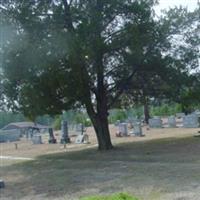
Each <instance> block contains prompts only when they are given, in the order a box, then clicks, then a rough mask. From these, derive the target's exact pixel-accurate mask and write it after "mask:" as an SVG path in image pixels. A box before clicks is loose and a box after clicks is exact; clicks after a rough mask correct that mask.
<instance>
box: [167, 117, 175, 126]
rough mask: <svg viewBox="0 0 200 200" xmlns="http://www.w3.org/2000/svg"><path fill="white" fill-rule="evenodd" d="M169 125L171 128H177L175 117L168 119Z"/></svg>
mask: <svg viewBox="0 0 200 200" xmlns="http://www.w3.org/2000/svg"><path fill="white" fill-rule="evenodd" d="M168 125H169V127H171V128H176V117H175V116H170V117H168Z"/></svg>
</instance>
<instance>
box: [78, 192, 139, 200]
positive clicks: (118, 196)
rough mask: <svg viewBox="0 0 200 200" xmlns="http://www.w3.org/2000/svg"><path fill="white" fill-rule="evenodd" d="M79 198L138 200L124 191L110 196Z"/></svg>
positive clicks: (86, 199)
mask: <svg viewBox="0 0 200 200" xmlns="http://www.w3.org/2000/svg"><path fill="white" fill-rule="evenodd" d="M81 200H139V199H137V198H136V197H133V196H130V195H128V194H126V193H120V194H116V195H111V196H93V197H85V198H82V199H81Z"/></svg>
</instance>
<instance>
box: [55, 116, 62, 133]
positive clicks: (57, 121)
mask: <svg viewBox="0 0 200 200" xmlns="http://www.w3.org/2000/svg"><path fill="white" fill-rule="evenodd" d="M61 121H62V118H61V116H60V115H57V116H56V117H55V120H54V122H53V128H54V129H55V130H60V129H61Z"/></svg>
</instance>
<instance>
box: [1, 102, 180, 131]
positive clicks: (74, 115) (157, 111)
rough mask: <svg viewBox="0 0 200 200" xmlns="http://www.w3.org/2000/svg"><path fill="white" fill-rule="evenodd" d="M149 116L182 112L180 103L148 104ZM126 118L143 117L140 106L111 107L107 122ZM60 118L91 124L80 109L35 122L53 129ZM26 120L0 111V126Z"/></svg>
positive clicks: (76, 122) (56, 127)
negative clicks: (127, 107) (126, 107)
mask: <svg viewBox="0 0 200 200" xmlns="http://www.w3.org/2000/svg"><path fill="white" fill-rule="evenodd" d="M149 111H150V116H170V115H175V114H176V113H178V112H182V107H181V105H180V104H163V105H161V106H150V107H149ZM128 118H130V119H131V118H139V119H143V118H144V110H143V107H142V106H136V107H134V108H129V109H112V110H110V111H109V117H108V120H109V123H115V122H116V121H117V120H120V121H125V120H126V119H128ZM62 120H67V121H68V123H69V124H79V123H82V124H84V125H85V126H91V121H90V119H89V117H88V115H87V113H86V112H85V111H84V110H82V111H74V110H70V111H67V112H64V113H63V114H62V115H56V116H54V117H51V116H49V115H45V116H40V117H37V119H36V122H37V123H40V124H44V125H50V126H53V127H54V129H56V130H58V129H60V124H61V121H62ZM20 121H28V119H27V118H26V117H24V116H23V115H22V114H13V113H10V112H9V113H8V112H0V128H2V127H3V126H5V125H7V124H8V123H11V122H20Z"/></svg>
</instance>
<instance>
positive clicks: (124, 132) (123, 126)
mask: <svg viewBox="0 0 200 200" xmlns="http://www.w3.org/2000/svg"><path fill="white" fill-rule="evenodd" d="M118 132H119V134H120V135H121V136H128V125H127V123H120V124H119V125H118Z"/></svg>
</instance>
